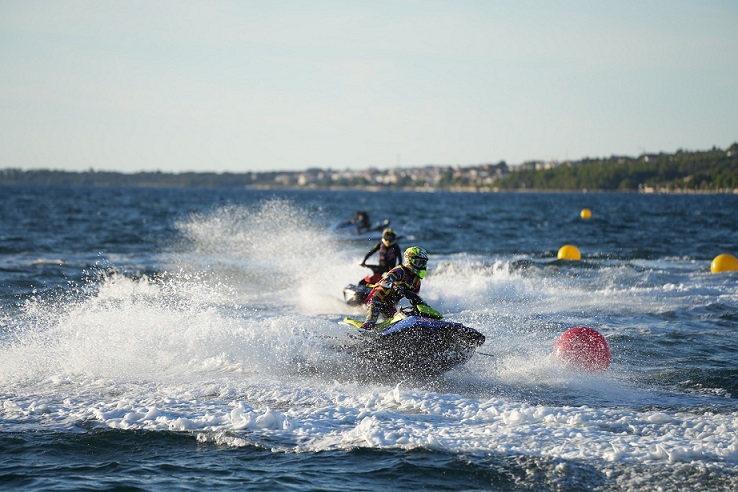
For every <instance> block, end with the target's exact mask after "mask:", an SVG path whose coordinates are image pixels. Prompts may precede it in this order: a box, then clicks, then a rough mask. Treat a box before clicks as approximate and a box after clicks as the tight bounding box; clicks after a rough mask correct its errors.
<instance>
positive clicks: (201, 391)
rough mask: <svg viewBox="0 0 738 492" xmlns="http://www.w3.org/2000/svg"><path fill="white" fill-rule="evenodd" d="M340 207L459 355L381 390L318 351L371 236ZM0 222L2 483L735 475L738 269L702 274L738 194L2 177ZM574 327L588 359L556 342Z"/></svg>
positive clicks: (719, 478)
mask: <svg viewBox="0 0 738 492" xmlns="http://www.w3.org/2000/svg"><path fill="white" fill-rule="evenodd" d="M585 207H586V208H589V209H591V210H592V218H591V219H589V220H583V219H581V218H580V214H579V212H580V210H581V209H583V208H585ZM359 209H360V210H365V211H367V212H368V213H369V214H370V217H371V219H372V221H373V222H378V221H380V220H383V219H390V221H391V226H392V227H393V228H394V229H395V230H396V232H397V233H398V235H399V236H400V239H399V244H400V246H401V247H402V248H407V247H409V246H414V245H416V246H421V247H424V248H426V249H427V250H428V251H429V254H430V263H429V268H428V275H427V276H426V278H425V279H424V281H423V286H422V290H421V295H422V296H423V298H424V299H425V300H426V302H428V303H429V304H430V305H432V306H433V307H434V308H436V309H437V310H439V311H441V312H443V313H444V314H445V317H446V318H447V319H449V320H452V321H456V322H461V323H464V324H466V325H468V326H471V327H473V328H476V329H477V330H479V331H481V332H482V333H483V334H484V335H485V336H486V339H487V342H486V343H485V345H483V346H482V347H481V348H480V349H479V352H480V353H478V354H477V355H475V356H474V357H473V358H472V359H471V360H470V361H469V362H468V363H467V364H466V365H465V366H463V367H460V368H457V369H455V370H452V371H450V372H448V373H446V374H444V375H442V376H438V377H434V378H431V379H426V380H413V379H409V378H406V377H402V376H397V377H386V378H381V379H377V378H375V377H371V376H368V375H367V374H366V371H364V370H363V369H362V365H361V361H359V360H353V359H351V358H350V356H348V355H347V354H345V353H341V352H338V351H336V350H335V349H334V345H335V341H336V339H337V337H340V336H343V335H345V334H346V331H347V330H348V328H347V327H346V326H343V325H341V324H340V323H339V322H340V320H341V319H342V318H343V317H344V316H346V315H353V316H359V317H360V316H362V312H361V310H360V309H359V308H356V307H349V306H347V305H346V304H345V303H344V302H343V296H342V290H343V287H344V286H345V285H347V284H349V283H355V282H356V281H358V280H359V279H361V278H362V277H363V276H364V275H366V274H368V273H369V271H368V270H366V269H364V268H362V267H361V266H359V263H360V262H361V259H362V258H363V257H364V255H365V254H366V252H368V250H369V249H370V248H371V247H372V246H373V245H374V244H375V240H376V239H377V238H371V239H370V240H361V239H351V238H349V239H346V237H345V236H342V237H338V236H337V235H336V234H334V233H332V232H330V231H329V230H330V226H331V224H335V223H336V222H337V221H340V220H345V219H347V218H350V217H351V216H352V215H353V213H354V212H355V210H359ZM0 210H1V213H0V310H1V311H0V487H2V488H3V489H4V490H5V489H12V488H15V489H22V490H217V489H229V490H231V489H238V490H293V491H294V490H305V491H308V490H324V491H328V490H341V491H346V490H357V491H358V490H567V491H568V490H639V491H644V490H736V489H738V399H737V398H738V357H737V356H738V272H725V273H721V274H712V273H711V272H710V262H711V260H712V259H713V258H714V257H715V256H717V255H718V254H721V253H731V254H734V255H738V220H736V216H737V214H738V196H736V195H636V194H598V193H579V194H537V193H499V194H495V193H486V194H474V193H411V192H377V193H371V192H361V191H340V192H339V191H318V190H315V191H259V190H242V189H238V190H234V189H143V188H102V187H73V188H69V187H20V186H19V187H8V186H5V187H0ZM564 244H573V245H576V246H577V247H578V248H579V249H580V251H581V253H582V260H581V261H562V260H557V258H556V255H557V251H558V249H559V248H560V247H561V246H563V245H564ZM374 259H376V258H374ZM574 326H589V327H591V328H594V329H596V330H598V331H599V332H600V333H602V334H603V335H604V336H605V338H606V339H607V340H608V343H609V345H610V348H611V350H612V353H613V361H612V364H611V366H610V368H609V370H608V371H606V372H604V373H586V372H580V371H576V370H572V369H569V368H567V367H565V366H563V365H562V364H561V363H560V362H559V361H557V360H556V359H555V358H554V357H553V356H552V349H553V345H554V343H555V341H556V340H557V339H558V337H559V336H560V335H561V334H562V333H563V332H564V331H565V330H566V329H568V328H570V327H574Z"/></svg>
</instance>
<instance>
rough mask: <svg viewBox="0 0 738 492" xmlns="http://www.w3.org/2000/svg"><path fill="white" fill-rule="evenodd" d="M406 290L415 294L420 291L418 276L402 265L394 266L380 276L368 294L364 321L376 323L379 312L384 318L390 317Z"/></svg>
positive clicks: (404, 295) (395, 310)
mask: <svg viewBox="0 0 738 492" xmlns="http://www.w3.org/2000/svg"><path fill="white" fill-rule="evenodd" d="M406 292H411V293H413V294H417V293H418V292H420V277H418V276H417V275H415V273H413V271H412V270H410V269H409V268H406V267H405V266H403V265H398V266H396V267H394V268H393V269H392V270H390V271H389V272H387V273H385V274H384V276H382V280H380V281H379V284H377V286H376V287H374V290H372V292H371V294H369V299H368V301H367V302H368V303H369V311H368V312H367V315H366V321H365V324H366V323H376V322H377V319H379V315H380V314H381V315H382V316H384V317H385V318H391V317H392V316H394V315H395V312H397V309H395V306H397V303H398V302H400V299H402V298H403V297H406Z"/></svg>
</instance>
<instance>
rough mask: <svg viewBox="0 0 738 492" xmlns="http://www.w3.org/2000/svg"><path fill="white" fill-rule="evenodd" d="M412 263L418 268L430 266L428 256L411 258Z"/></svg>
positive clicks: (422, 268) (423, 268)
mask: <svg viewBox="0 0 738 492" xmlns="http://www.w3.org/2000/svg"><path fill="white" fill-rule="evenodd" d="M410 264H411V265H412V266H414V267H415V268H417V269H418V270H425V267H426V266H428V259H427V258H410Z"/></svg>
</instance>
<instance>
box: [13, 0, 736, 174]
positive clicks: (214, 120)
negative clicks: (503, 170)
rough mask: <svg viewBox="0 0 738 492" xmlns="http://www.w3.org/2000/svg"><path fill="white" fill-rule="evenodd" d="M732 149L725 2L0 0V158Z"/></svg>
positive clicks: (207, 163)
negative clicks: (716, 147)
mask: <svg viewBox="0 0 738 492" xmlns="http://www.w3.org/2000/svg"><path fill="white" fill-rule="evenodd" d="M736 141H738V2H737V1H734V0H689V1H687V0H618V1H612V0H608V1H599V0H505V1H503V0H447V1H435V0H422V1H421V0H418V1H413V0H387V1H385V0H363V1H352V0H341V1H338V0H335V1H334V0H299V1H289V0H263V1H262V0H232V1H223V0H211V1H207V0H201V1H192V0H155V1H150V0H144V1H138V0H121V1H106V0H64V1H61V0H53V1H52V0H48V1H46V0H0V168H7V167H16V168H23V169H34V168H50V169H67V170H85V169H89V168H94V169H97V170H117V171H123V172H136V171H144V170H146V171H154V170H161V171H165V172H170V171H173V172H177V171H217V172H221V171H233V172H242V171H265V170H302V169H307V168H309V167H321V168H332V169H346V168H352V169H364V168H368V167H378V168H382V169H384V168H390V167H395V166H398V165H399V166H402V167H415V166H423V165H426V164H444V165H457V164H458V165H473V164H480V163H487V162H492V163H496V162H499V161H501V160H504V161H506V162H508V163H509V164H518V163H521V162H524V161H527V160H538V159H546V160H548V159H558V160H565V159H580V158H582V157H587V156H589V157H604V156H610V155H613V154H616V155H630V156H636V155H639V154H641V153H643V152H660V151H664V152H673V151H675V150H677V149H680V148H682V149H689V150H703V149H709V148H711V147H712V146H714V145H716V146H718V147H720V148H725V147H727V146H729V145H730V144H732V143H733V142H736Z"/></svg>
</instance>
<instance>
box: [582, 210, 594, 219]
mask: <svg viewBox="0 0 738 492" xmlns="http://www.w3.org/2000/svg"><path fill="white" fill-rule="evenodd" d="M579 216H580V217H581V218H583V219H585V220H587V219H591V218H592V211H591V210H590V209H588V208H583V209H582V211H581V212H579Z"/></svg>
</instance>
